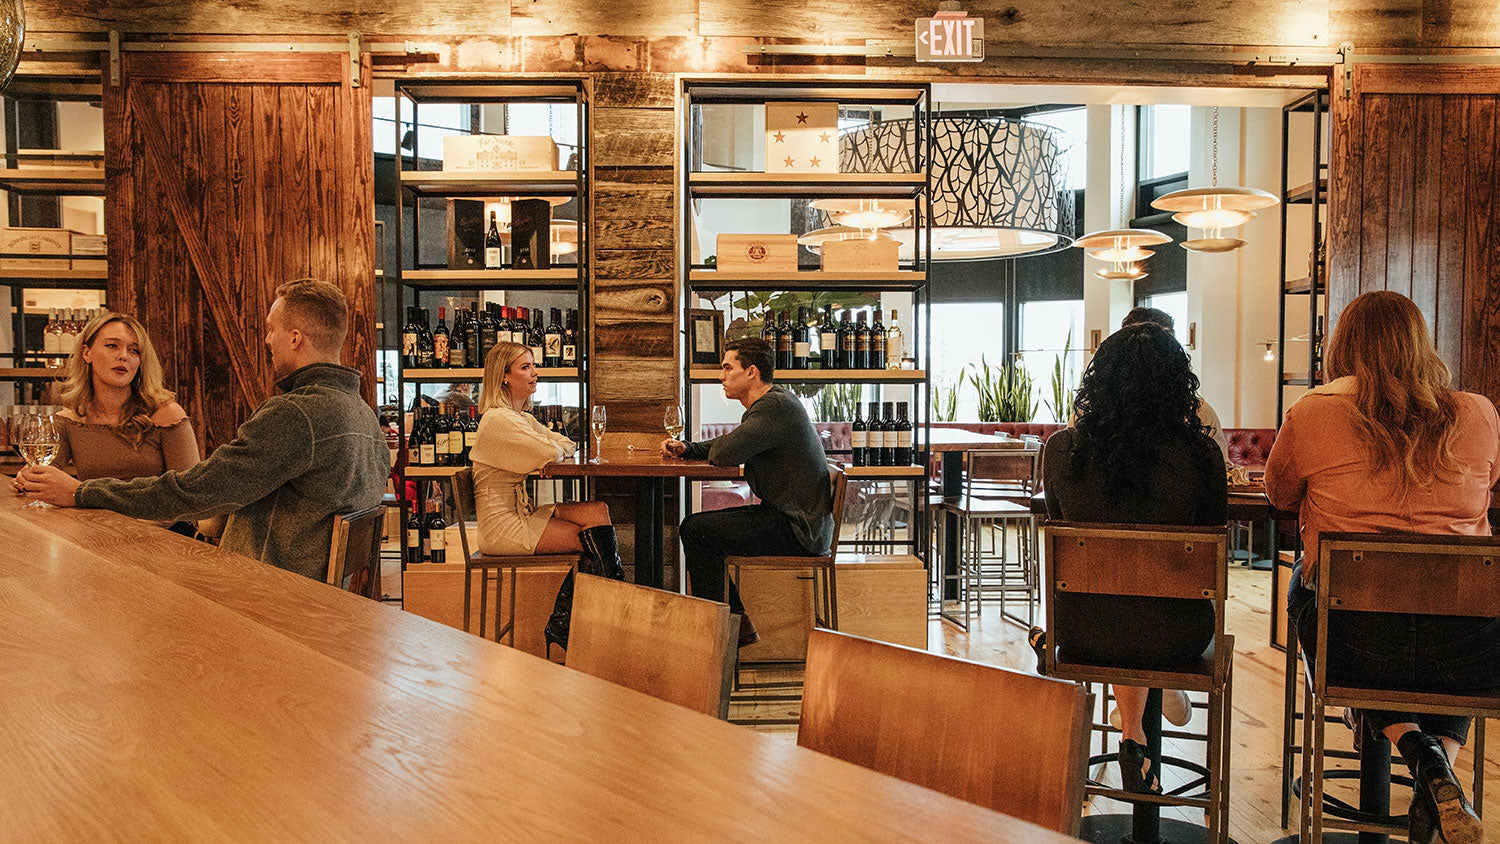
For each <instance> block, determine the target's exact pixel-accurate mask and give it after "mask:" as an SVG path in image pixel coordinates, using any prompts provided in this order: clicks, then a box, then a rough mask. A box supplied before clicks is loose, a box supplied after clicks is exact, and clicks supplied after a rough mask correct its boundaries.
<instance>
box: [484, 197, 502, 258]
mask: <svg viewBox="0 0 1500 844" xmlns="http://www.w3.org/2000/svg"><path fill="white" fill-rule="evenodd" d="M504 266H505V264H503V263H502V262H501V249H500V225H499V222H498V221H497V220H496V218H495V212H494V211H491V212H490V229H489V231H487V232H485V235H484V268H485V269H487V270H498V269H501V268H502V267H504Z"/></svg>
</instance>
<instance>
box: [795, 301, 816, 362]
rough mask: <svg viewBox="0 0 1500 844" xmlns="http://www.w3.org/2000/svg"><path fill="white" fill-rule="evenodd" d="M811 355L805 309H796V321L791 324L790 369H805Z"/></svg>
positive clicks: (810, 341)
mask: <svg viewBox="0 0 1500 844" xmlns="http://www.w3.org/2000/svg"><path fill="white" fill-rule="evenodd" d="M811 353H812V337H811V334H810V333H809V332H808V330H807V308H798V309H797V321H796V322H794V323H792V368H793V369H806V368H807V361H808V357H809V355H811Z"/></svg>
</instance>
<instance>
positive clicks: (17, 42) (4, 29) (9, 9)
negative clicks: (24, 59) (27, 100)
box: [0, 0, 26, 90]
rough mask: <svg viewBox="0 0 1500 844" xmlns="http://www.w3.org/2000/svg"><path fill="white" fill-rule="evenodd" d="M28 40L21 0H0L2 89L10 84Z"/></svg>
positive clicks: (0, 71) (0, 74) (0, 76)
mask: <svg viewBox="0 0 1500 844" xmlns="http://www.w3.org/2000/svg"><path fill="white" fill-rule="evenodd" d="M25 42H26V10H25V9H24V8H23V7H22V6H21V0H0V90H4V89H5V86H6V85H9V84H10V78H11V77H12V76H14V75H15V72H16V66H17V65H18V64H20V63H21V45H22V44H24V43H25Z"/></svg>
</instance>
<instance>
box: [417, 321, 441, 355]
mask: <svg viewBox="0 0 1500 844" xmlns="http://www.w3.org/2000/svg"><path fill="white" fill-rule="evenodd" d="M427 319H428V315H427V309H426V308H419V309H418V310H417V368H418V369H431V368H432V367H433V366H434V364H435V362H436V360H437V358H436V357H435V355H434V353H433V345H432V344H433V338H432V332H431V331H429V330H427Z"/></svg>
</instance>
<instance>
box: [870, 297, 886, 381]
mask: <svg viewBox="0 0 1500 844" xmlns="http://www.w3.org/2000/svg"><path fill="white" fill-rule="evenodd" d="M882 316H884V314H883V313H882V311H881V310H880V309H879V308H876V309H875V322H874V323H873V324H871V325H870V368H871V369H885V323H884V321H883V320H882V319H881V317H882Z"/></svg>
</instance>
